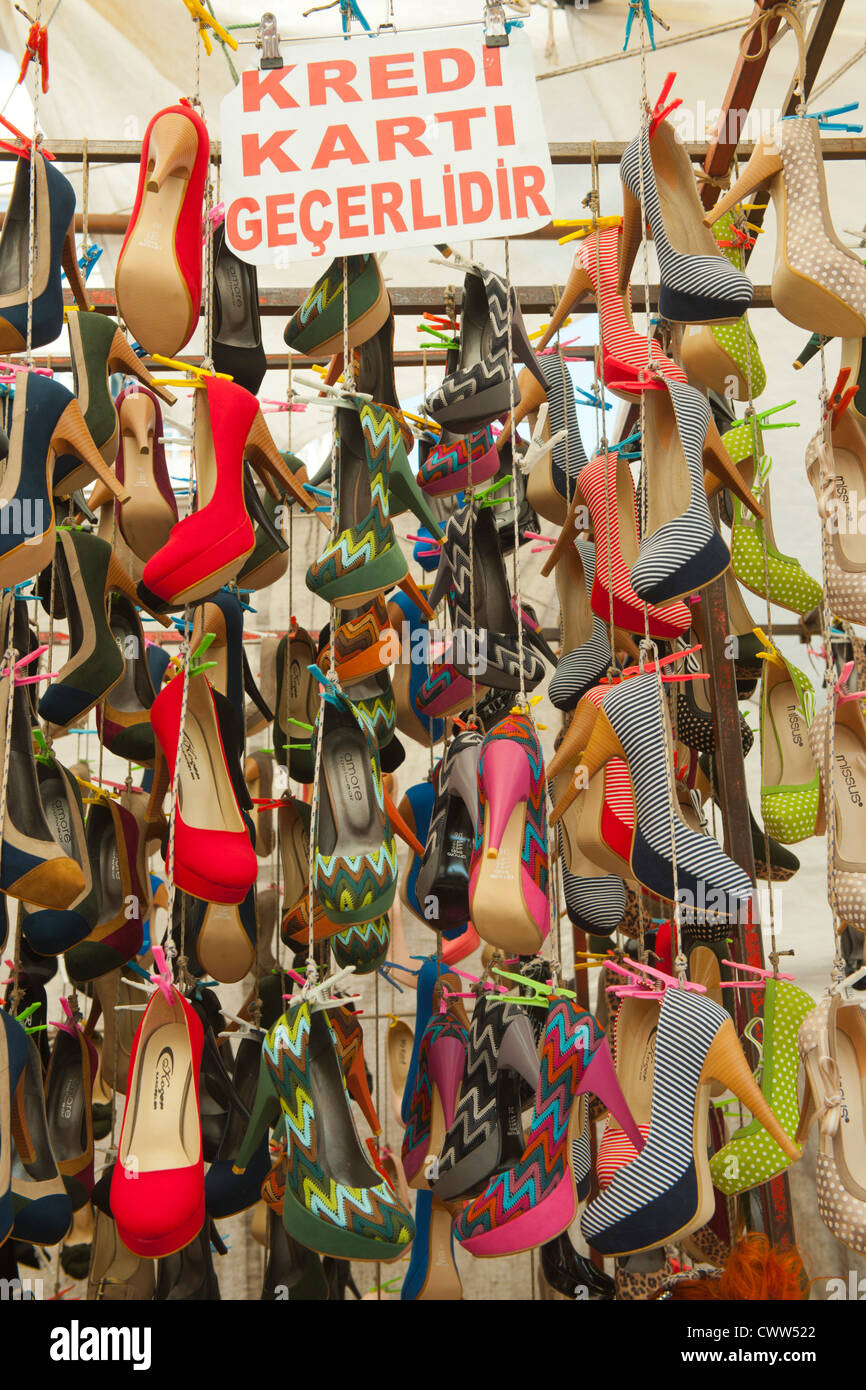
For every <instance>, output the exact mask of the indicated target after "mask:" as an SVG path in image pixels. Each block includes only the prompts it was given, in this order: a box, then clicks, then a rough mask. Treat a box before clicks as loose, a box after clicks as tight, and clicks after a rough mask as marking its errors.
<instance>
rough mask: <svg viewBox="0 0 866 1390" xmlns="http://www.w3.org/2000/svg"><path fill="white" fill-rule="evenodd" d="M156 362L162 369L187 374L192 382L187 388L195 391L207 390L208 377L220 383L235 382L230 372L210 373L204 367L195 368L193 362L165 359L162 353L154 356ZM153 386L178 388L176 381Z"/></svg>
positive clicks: (157, 383)
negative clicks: (170, 368) (173, 368)
mask: <svg viewBox="0 0 866 1390" xmlns="http://www.w3.org/2000/svg"><path fill="white" fill-rule="evenodd" d="M153 360H154V362H158V363H159V364H160V366H161V367H175V368H176V369H177V371H179V372H186V373H187V374H188V375H189V376H190V377H191V378H192V380H190V381H188V382H187V383H186V384H187V386H192V387H193V388H194V389H195V390H203V389H206V382H207V379H208V377H214V376H215V377H218V378H219V380H220V381H234V377H233V376H231V375H230V373H229V372H208V371H205V369H204V368H203V367H194V366H193V365H192V363H191V362H181V360H180V358H178V357H163V356H162V354H161V353H159V352H155V353H154V354H153ZM151 385H152V386H177V382H176V381H163V380H155V381H152V382H151Z"/></svg>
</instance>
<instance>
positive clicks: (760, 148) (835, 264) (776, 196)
mask: <svg viewBox="0 0 866 1390" xmlns="http://www.w3.org/2000/svg"><path fill="white" fill-rule="evenodd" d="M761 187H769V189H770V192H771V194H772V197H773V206H774V208H775V210H776V259H775V261H774V264H773V283H772V295H773V304H774V305H775V307H776V308H777V309H778V311H779V313H780V314H783V315H784V316H785V318H786V319H788V320H789V321H790V322H791V323H795V324H797V325H798V326H799V327H800V328H805V330H806V331H807V333H820V334H821V335H822V337H826V338H832V337H836V336H838V337H840V338H862V337H864V336H866V269H864V266H863V262H862V261H861V259H860V257H859V256H858V255H857V253H856V251H853V250H851V248H850V247H847V246H845V245H843V243H842V242H841V241H840V239H839V237H838V235H837V233H836V231H835V229H834V227H833V224H832V221H831V219H830V210H829V204H828V201H827V186H826V182H825V178H824V161H823V158H822V156H821V132H820V128H819V125H818V117H817V116H789V117H786V118H784V119H783V120H781V121H777V123H776V125H775V127H774V129H773V130H772V131H769V132H768V133H767V134H766V135H763V136H762V137H761V138H760V139H759V140H758V142H757V143H756V145H755V148H754V150H753V152H752V154H751V155H750V157H749V162H748V164H747V165H746V167H745V169H744V170H743V172H742V174H741V175H740V177H739V178H738V179H737V181H736V183H735V184H734V185H733V187H732V188H731V190H730V192H728V193H726V194H725V195H724V196H723V197H722V198H720V199H719V201H718V202H717V203H716V205H715V207H714V208H713V210H712V212H710V213H709V214H708V216H707V217H706V218H705V221H706V223H707V224H708V225H710V226H711V225H712V224H713V223H714V222H715V221H717V220H718V218H720V217H721V216H722V215H723V214H724V213H726V212H729V211H730V210H731V208H732V207H733V206H734V205H735V204H736V203H738V202H740V201H741V200H742V199H743V198H745V197H747V196H748V194H750V193H753V192H754V191H755V189H757V188H761Z"/></svg>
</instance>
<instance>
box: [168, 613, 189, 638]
mask: <svg viewBox="0 0 866 1390" xmlns="http://www.w3.org/2000/svg"><path fill="white" fill-rule="evenodd" d="M171 621H172V625H173V626H174V627H176V628H177V630H178V632H180V633H182V634H183V636H184V637H186V635H187V633H189V632H192V623H191V622H189V623H188V622H187V620H186V618H172V620H171Z"/></svg>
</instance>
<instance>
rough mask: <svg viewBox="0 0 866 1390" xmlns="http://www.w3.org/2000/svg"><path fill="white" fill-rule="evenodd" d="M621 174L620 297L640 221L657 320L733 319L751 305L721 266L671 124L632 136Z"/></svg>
mask: <svg viewBox="0 0 866 1390" xmlns="http://www.w3.org/2000/svg"><path fill="white" fill-rule="evenodd" d="M651 128H652V136H650V129H651ZM619 172H620V178H621V179H622V193H623V208H624V217H623V233H622V250H621V255H620V274H619V288H620V290H621V291H624V290H625V288H626V286H627V285H628V280H629V276H630V274H631V268H632V265H633V264H634V258H635V255H636V254H637V248H638V246H639V245H640V241H641V233H642V224H643V217H644V216H645V217H646V220H647V221H648V222H649V225H650V229H651V231H652V236H653V240H654V242H655V247H656V254H657V256H658V262H659V281H660V285H659V313H660V314H661V316H662V318H666V319H670V321H671V322H672V323H731V322H733V321H734V320H735V319H738V318H739V317H740V315H741V314H743V313H745V311H746V309H748V307H749V305H750V304H751V302H752V283H751V281H750V280H749V279H748V277H747V276H745V275H744V274H743V273H742V271H739V270H736V269H735V268H734V266H732V265H731V264H730V262H729V261H728V260H726V258H725V257H724V256H723V255H722V252H721V251H720V250H719V248H718V246H717V245H716V243H715V241H714V240H713V236H712V233H711V232H710V231H709V230H708V229H707V227H706V226H705V225H704V209H703V207H702V206H701V202H700V199H699V197H698V190H697V184H696V182H695V176H694V171H693V169H692V166H691V163H690V161H689V157H688V155H687V154H686V151H685V148H684V146H683V145H682V143H681V141H680V140H678V139H677V133H676V130H675V129H674V127H673V126H672V125H671V124H670V122H669V121H664V120H662V121H658V122H653V123H652V127H646V128H644V129H643V130H642V131H641V132H640V134H639V135H636V136H635V138H634V140H632V142H631V144H630V145H629V146H628V147H627V148H626V151H625V153H624V155H623V157H622V160H621V161H620V166H619ZM641 188H643V196H644V198H645V200H646V201H645V207H644V209H643V213H642V212H641V203H640V199H641ZM720 210H721V208H720ZM669 229H670V230H669ZM671 238H674V240H675V241H676V245H674V243H673V241H672V240H671Z"/></svg>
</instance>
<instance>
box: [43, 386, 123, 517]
mask: <svg viewBox="0 0 866 1390" xmlns="http://www.w3.org/2000/svg"><path fill="white" fill-rule="evenodd" d="M49 447H50V448H51V449H53V450H54V453H55V455H59V454H74V455H75V457H76V458H77V459H79V460H80V461H81V464H82V467H81V468H76V469H73V471H72V472H71V473H67V474H66V475H65V477H64V478H63V480H62V483H59V484H58V485H57V492H58V493H59V495H60V496H62V497H71V495H72V493H73V492H75V491H76V489H77V488H79V487H81V486H82V485H83V484H85V483H87V482H89V481H90V474H91V473H95V474H96V476H97V478H98V479H99V481H100V482H101V483H104V484H105V486H106V487H107V488H108V490H109V492H110V493H112V494H113V496H114V497H116V498H117V500H118V502H128V501H129V493H128V492H127V490H126V488H125V487H124V486H123V484H122V483H119V482H118V481H117V478H115V476H114V474H113V472H112V471H111V469H110V468H109V467H108V465H107V464H106V462H105V460H104V459H103V457H102V455H101V454H100V452H99V450H98V449H97V447H96V445H95V444H94V442H93V439H92V438H91V435H90V431H89V430H88V428H87V424H86V423H85V419H84V416H83V415H82V413H81V406H80V405H79V404H78V401H77V400H76V399H75V398H74V397H73V398H72V399H71V400H70V402H69V404H68V405H67V407H66V409H65V410H64V412H63V414H62V415H61V417H60V419H59V420H58V421H57V424H56V425H55V427H54V431H53V433H52V435H51V443H50V446H49Z"/></svg>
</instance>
